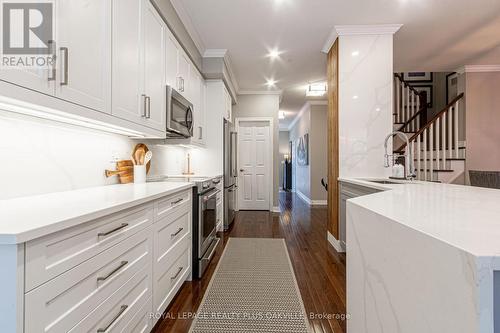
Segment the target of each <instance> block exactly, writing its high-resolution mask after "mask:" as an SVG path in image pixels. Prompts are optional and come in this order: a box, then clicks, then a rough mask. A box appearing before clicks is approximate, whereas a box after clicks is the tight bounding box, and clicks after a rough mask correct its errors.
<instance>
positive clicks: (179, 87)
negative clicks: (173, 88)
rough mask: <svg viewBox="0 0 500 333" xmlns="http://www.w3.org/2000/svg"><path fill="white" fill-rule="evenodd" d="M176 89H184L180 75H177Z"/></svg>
mask: <svg viewBox="0 0 500 333" xmlns="http://www.w3.org/2000/svg"><path fill="white" fill-rule="evenodd" d="M177 89H178V90H179V91H180V92H183V91H184V79H183V78H182V76H178V77H177Z"/></svg>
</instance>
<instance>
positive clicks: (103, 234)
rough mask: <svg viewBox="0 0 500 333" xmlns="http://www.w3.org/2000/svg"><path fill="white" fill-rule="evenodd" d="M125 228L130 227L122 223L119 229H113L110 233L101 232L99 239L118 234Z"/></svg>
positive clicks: (98, 235)
mask: <svg viewBox="0 0 500 333" xmlns="http://www.w3.org/2000/svg"><path fill="white" fill-rule="evenodd" d="M125 227H128V223H122V224H121V225H120V226H119V227H116V228H114V229H111V230H110V231H106V232H100V233H98V234H97V237H106V236H109V235H111V234H112V233H115V232H117V231H118V230H121V229H123V228H125Z"/></svg>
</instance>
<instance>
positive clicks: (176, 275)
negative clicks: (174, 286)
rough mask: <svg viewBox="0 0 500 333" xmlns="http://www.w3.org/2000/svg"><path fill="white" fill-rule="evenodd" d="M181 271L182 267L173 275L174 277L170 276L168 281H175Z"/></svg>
mask: <svg viewBox="0 0 500 333" xmlns="http://www.w3.org/2000/svg"><path fill="white" fill-rule="evenodd" d="M183 269H184V267H179V270H178V271H177V273H175V275H174V276H172V277H171V278H170V280H175V279H177V277H178V276H179V274H181V272H182V270H183Z"/></svg>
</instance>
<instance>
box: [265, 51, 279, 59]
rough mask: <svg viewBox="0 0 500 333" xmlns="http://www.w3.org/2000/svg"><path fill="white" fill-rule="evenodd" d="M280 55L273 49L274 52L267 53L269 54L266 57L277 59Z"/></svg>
mask: <svg viewBox="0 0 500 333" xmlns="http://www.w3.org/2000/svg"><path fill="white" fill-rule="evenodd" d="M280 53H281V52H280V51H278V50H277V49H274V50H271V51H269V54H268V55H267V56H268V57H269V58H271V59H277V58H278V57H279V56H280Z"/></svg>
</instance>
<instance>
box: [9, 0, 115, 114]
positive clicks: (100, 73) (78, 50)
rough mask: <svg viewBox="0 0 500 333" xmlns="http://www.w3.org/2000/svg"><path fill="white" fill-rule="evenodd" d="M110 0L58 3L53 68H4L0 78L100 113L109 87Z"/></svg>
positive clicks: (63, 0) (51, 43)
mask: <svg viewBox="0 0 500 333" xmlns="http://www.w3.org/2000/svg"><path fill="white" fill-rule="evenodd" d="M111 1H112V0H86V1H73V0H58V1H55V2H54V8H55V19H54V20H53V21H54V27H53V28H54V30H53V31H54V36H53V38H54V40H51V41H44V42H45V43H47V45H49V48H50V51H51V54H53V55H55V56H56V62H55V65H54V66H47V67H45V68H39V69H28V68H25V69H23V68H15V69H14V68H13V69H2V70H0V79H1V80H4V81H7V82H11V83H14V84H17V85H19V86H22V87H25V88H29V89H32V90H35V91H39V92H41V93H44V94H47V95H52V96H57V97H58V98H61V99H64V100H67V101H70V102H73V103H76V104H79V105H82V106H85V107H88V108H91V109H94V110H98V111H102V112H106V111H107V112H109V100H110V89H111V81H110V80H111Z"/></svg>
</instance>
